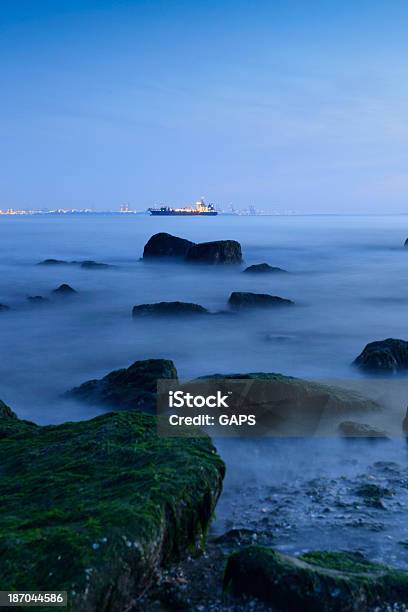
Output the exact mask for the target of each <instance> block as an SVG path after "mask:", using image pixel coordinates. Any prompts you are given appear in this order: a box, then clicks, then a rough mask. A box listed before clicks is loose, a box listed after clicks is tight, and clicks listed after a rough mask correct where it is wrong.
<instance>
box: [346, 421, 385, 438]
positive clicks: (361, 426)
mask: <svg viewBox="0 0 408 612" xmlns="http://www.w3.org/2000/svg"><path fill="white" fill-rule="evenodd" d="M339 432H340V434H341V435H342V436H344V437H345V438H376V439H378V438H380V439H382V440H388V439H389V438H388V435H387V432H385V431H383V430H381V429H376V428H375V427H371V425H366V424H365V423H357V422H356V421H343V422H342V423H340V425H339Z"/></svg>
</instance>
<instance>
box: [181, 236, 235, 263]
mask: <svg viewBox="0 0 408 612" xmlns="http://www.w3.org/2000/svg"><path fill="white" fill-rule="evenodd" d="M186 261H190V262H197V263H206V264H239V263H241V262H242V251H241V245H240V244H239V242H237V241H236V240H215V241H213V242H201V243H200V244H195V245H194V246H191V247H190V248H189V249H188V251H187V253H186Z"/></svg>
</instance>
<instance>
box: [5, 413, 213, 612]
mask: <svg viewBox="0 0 408 612" xmlns="http://www.w3.org/2000/svg"><path fill="white" fill-rule="evenodd" d="M3 432H6V436H4V435H2V434H3ZM0 464H1V475H0V495H1V498H2V510H1V514H0V554H1V558H2V562H1V564H0V583H1V585H2V588H4V589H6V590H9V591H12V590H24V589H27V587H29V588H30V589H33V590H58V591H60V590H65V591H67V594H68V610H70V611H72V612H74V611H75V612H95V611H96V610H98V612H99V611H100V612H119V611H123V610H125V609H128V608H129V607H130V604H131V601H132V600H133V599H134V598H136V597H137V596H138V595H139V594H140V593H141V592H142V591H143V590H144V589H145V588H146V586H148V584H149V582H150V581H151V580H152V578H153V577H154V575H155V572H156V570H157V569H158V566H160V565H161V564H162V563H168V562H173V561H177V560H178V559H179V558H180V557H181V556H183V555H184V554H185V553H186V552H187V551H189V552H191V551H192V550H194V549H197V548H199V547H200V546H201V544H202V542H203V541H204V539H205V534H206V532H207V529H208V526H209V522H210V520H211V517H212V514H213V510H214V507H215V504H216V501H217V499H218V496H219V494H220V491H221V486H222V478H223V475H224V465H223V463H222V461H221V459H220V458H219V457H218V456H217V454H216V452H215V449H214V447H213V446H212V444H211V441H210V439H209V438H207V437H200V438H195V439H191V438H190V439H187V438H185V439H174V440H171V439H161V438H159V437H158V435H157V433H156V419H155V418H154V417H151V416H149V415H146V414H143V413H138V412H122V413H109V414H105V415H103V416H99V417H97V418H95V419H92V420H90V421H82V422H79V423H65V424H63V425H58V426H47V427H39V426H37V425H35V424H33V423H27V422H24V421H19V420H18V419H16V418H15V416H11V417H8V416H7V415H6V416H3V417H2V416H0Z"/></svg>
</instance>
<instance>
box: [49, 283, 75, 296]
mask: <svg viewBox="0 0 408 612" xmlns="http://www.w3.org/2000/svg"><path fill="white" fill-rule="evenodd" d="M53 293H57V294H58V295H73V294H74V293H78V292H77V291H75V289H73V288H72V287H70V286H69V285H67V284H66V283H63V284H62V285H60V286H59V287H57V288H56V289H54V291H53Z"/></svg>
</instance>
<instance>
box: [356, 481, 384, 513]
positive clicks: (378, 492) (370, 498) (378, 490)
mask: <svg viewBox="0 0 408 612" xmlns="http://www.w3.org/2000/svg"><path fill="white" fill-rule="evenodd" d="M356 495H358V496H359V497H362V498H363V499H364V503H365V504H366V505H367V506H372V507H373V508H379V509H380V510H384V509H385V506H384V503H383V498H384V497H392V492H391V491H390V490H389V489H386V488H385V487H381V486H380V485H378V484H375V483H372V482H368V483H364V484H361V485H360V486H358V487H357V489H356Z"/></svg>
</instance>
